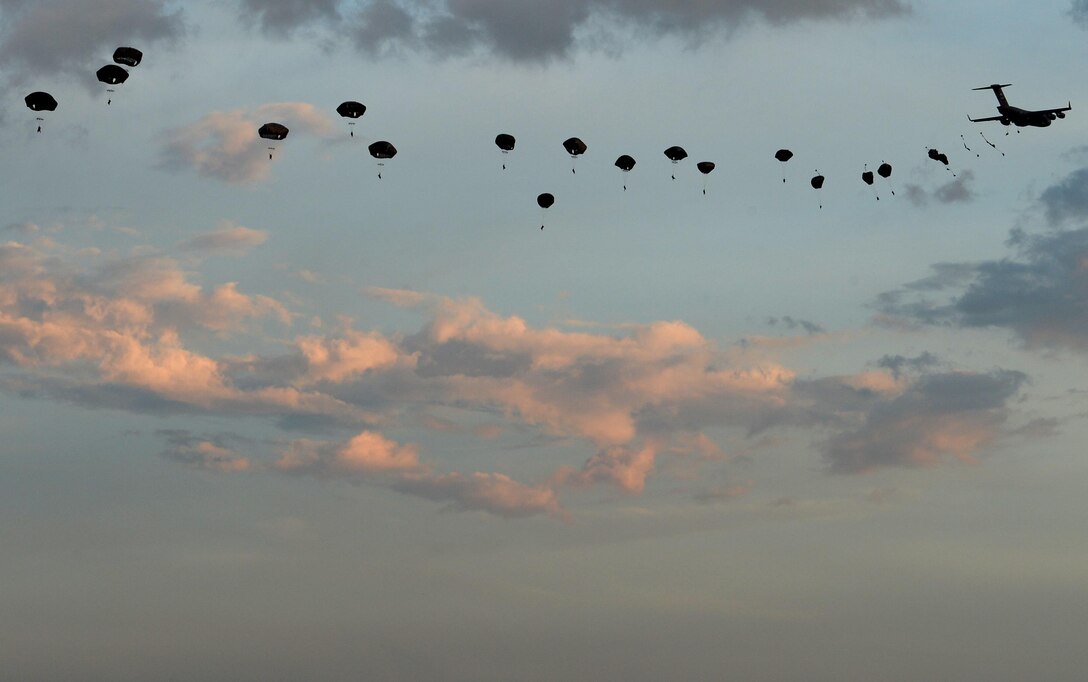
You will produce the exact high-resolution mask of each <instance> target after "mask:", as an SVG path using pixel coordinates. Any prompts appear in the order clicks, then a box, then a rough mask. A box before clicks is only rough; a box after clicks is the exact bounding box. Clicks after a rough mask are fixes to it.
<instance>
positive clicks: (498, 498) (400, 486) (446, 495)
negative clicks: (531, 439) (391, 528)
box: [392, 471, 566, 518]
mask: <svg viewBox="0 0 1088 682" xmlns="http://www.w3.org/2000/svg"><path fill="white" fill-rule="evenodd" d="M392 487H393V488H394V489H395V490H399V491H400V492H403V493H408V494H410V495H416V496H418V497H424V498H426V499H428V500H435V501H440V502H449V503H450V505H451V507H452V508H454V509H459V510H464V511H485V512H488V513H491V514H495V515H497V516H504V517H508V518H523V517H527V516H535V515H537V514H548V515H550V516H555V517H557V518H566V515H565V514H564V513H563V510H562V508H561V507H560V506H559V500H558V497H557V496H556V493H555V490H553V489H552V488H549V487H547V486H529V485H525V484H524V483H519V482H518V481H515V480H514V479H512V478H510V477H509V476H507V475H505V474H500V473H483V472H479V471H477V472H475V473H472V474H469V475H467V476H466V475H464V474H461V473H458V472H456V471H454V472H451V473H448V474H429V475H422V476H402V477H400V478H398V479H397V480H395V481H394V482H393V485H392Z"/></svg>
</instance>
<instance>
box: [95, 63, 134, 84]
mask: <svg viewBox="0 0 1088 682" xmlns="http://www.w3.org/2000/svg"><path fill="white" fill-rule="evenodd" d="M95 75H96V76H98V80H100V81H102V82H103V83H106V84H108V85H117V84H118V83H124V82H125V81H127V80H128V71H125V70H124V69H122V68H121V67H120V66H117V65H116V64H106V65H105V66H103V67H102V68H101V69H99V70H98V71H96V72H95Z"/></svg>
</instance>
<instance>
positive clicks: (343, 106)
mask: <svg viewBox="0 0 1088 682" xmlns="http://www.w3.org/2000/svg"><path fill="white" fill-rule="evenodd" d="M336 113H338V114H340V115H341V116H343V117H344V118H359V117H360V116H362V115H363V114H365V113H366V105H365V104H362V103H361V102H355V101H351V100H349V101H347V102H341V103H340V106H338V107H336Z"/></svg>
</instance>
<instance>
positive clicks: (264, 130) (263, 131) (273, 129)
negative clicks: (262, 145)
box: [257, 123, 290, 140]
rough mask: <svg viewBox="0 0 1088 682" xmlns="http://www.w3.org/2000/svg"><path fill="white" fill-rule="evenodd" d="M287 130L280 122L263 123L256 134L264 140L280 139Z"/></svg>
mask: <svg viewBox="0 0 1088 682" xmlns="http://www.w3.org/2000/svg"><path fill="white" fill-rule="evenodd" d="M288 132H290V130H288V128H287V126H285V125H283V124H281V123H265V124H264V125H263V126H261V127H260V128H258V129H257V134H258V135H260V136H261V137H263V138H264V139H266V140H282V139H283V138H285V137H287V133H288Z"/></svg>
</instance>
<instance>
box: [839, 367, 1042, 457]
mask: <svg viewBox="0 0 1088 682" xmlns="http://www.w3.org/2000/svg"><path fill="white" fill-rule="evenodd" d="M1026 380H1027V377H1026V376H1025V375H1024V374H1022V373H1021V372H1014V371H1009V370H995V371H993V372H990V373H987V374H976V373H967V372H948V373H943V374H931V375H927V376H923V377H921V378H920V379H919V380H918V381H917V382H916V383H914V384H913V385H911V386H910V387H909V388H908V389H907V390H906V391H905V392H903V393H902V394H900V395H897V396H895V397H891V398H883V397H882V398H880V399H878V400H877V401H876V402H875V404H874V405H872V406H871V408H870V409H869V410H868V412H867V414H866V416H865V420H864V423H863V424H862V425H861V427H860V428H857V429H853V430H849V431H845V432H842V433H839V434H837V435H835V436H833V437H831V438H830V439H828V440H827V441H825V442H824V443H823V444H822V446H821V450H822V452H823V456H824V458H825V459H826V460H827V462H828V465H829V467H830V470H831V471H832V472H835V473H859V472H864V471H869V470H872V469H874V468H879V467H887V466H907V467H910V466H929V465H933V464H937V463H939V462H940V460H941V459H942V458H943V457H945V456H949V455H950V456H953V457H957V458H960V459H964V460H970V459H971V457H972V454H973V453H974V452H975V451H976V450H978V449H979V448H980V447H982V446H984V445H986V444H988V443H990V442H992V441H993V440H994V439H996V438H997V437H998V436H999V435H1000V427H1001V426H1002V424H1004V422H1005V421H1006V420H1007V418H1008V409H1007V408H1006V407H1005V404H1006V402H1007V401H1008V400H1009V398H1011V397H1012V396H1013V395H1015V394H1016V392H1017V391H1018V390H1019V389H1020V386H1021V385H1022V384H1023V383H1024V382H1025V381H1026Z"/></svg>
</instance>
